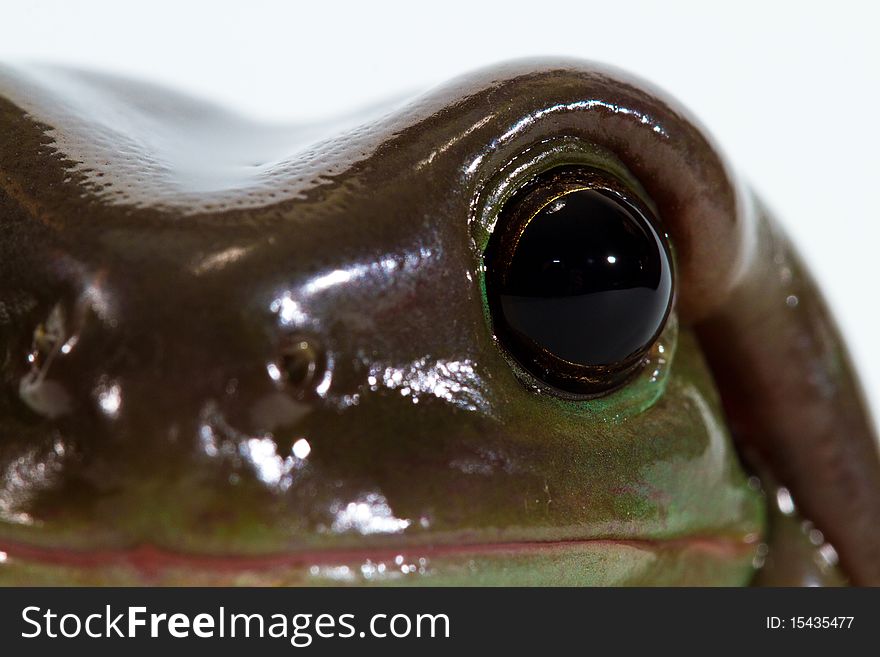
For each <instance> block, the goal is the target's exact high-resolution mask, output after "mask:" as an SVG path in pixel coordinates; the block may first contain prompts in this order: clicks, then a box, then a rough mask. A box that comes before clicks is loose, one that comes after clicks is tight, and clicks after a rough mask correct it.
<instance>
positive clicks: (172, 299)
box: [0, 61, 880, 585]
mask: <svg viewBox="0 0 880 657" xmlns="http://www.w3.org/2000/svg"><path fill="white" fill-rule="evenodd" d="M351 126H355V127H351ZM577 164H585V165H589V166H592V167H597V168H601V169H604V170H605V171H607V172H609V173H611V174H613V175H615V176H617V177H618V178H619V179H620V180H621V181H623V182H624V183H625V184H627V185H628V186H630V188H631V189H632V190H633V191H634V193H637V194H639V195H641V197H642V198H643V199H644V201H645V203H648V204H650V205H651V206H652V207H653V208H654V209H655V210H656V213H657V215H658V217H659V219H660V222H661V223H662V226H663V228H664V230H665V231H666V232H667V233H668V236H669V241H670V243H671V245H672V249H673V252H674V256H675V261H676V298H675V304H674V308H673V311H672V313H671V314H670V317H669V320H668V322H667V326H666V328H665V329H664V331H663V334H662V335H661V337H660V339H659V340H658V342H657V344H655V345H654V347H653V349H652V350H651V352H650V353H649V354H648V356H647V357H646V361H645V364H644V366H643V367H642V368H641V370H640V371H639V372H638V373H637V374H636V376H635V377H634V378H633V379H632V380H631V381H629V382H628V383H626V385H624V386H623V387H621V388H619V389H617V390H616V391H614V392H612V393H609V394H606V395H604V396H600V397H595V398H590V399H569V398H565V397H563V396H560V395H557V394H555V393H553V392H552V391H548V390H547V389H546V388H545V387H542V386H541V385H540V384H539V383H538V382H537V381H535V380H533V379H531V377H530V375H528V374H527V373H525V372H523V371H521V370H520V369H519V368H518V367H517V366H516V365H515V363H513V362H512V361H511V360H510V359H509V358H508V357H507V355H506V354H505V352H504V351H503V349H502V348H501V347H500V346H499V344H498V343H497V341H496V340H495V339H494V337H493V335H492V330H491V323H490V319H489V317H488V314H487V309H486V303H485V291H484V290H485V286H484V279H483V269H482V254H483V250H484V248H485V245H486V243H487V241H488V238H489V236H490V235H491V233H492V230H493V229H494V228H495V222H496V220H497V218H498V213H499V210H500V208H501V207H502V206H503V204H504V201H505V200H506V199H507V198H509V197H510V196H511V195H512V194H513V193H514V192H515V191H516V189H517V188H518V187H519V186H521V185H522V184H523V183H524V182H525V181H527V180H529V179H530V178H532V177H533V176H534V175H537V174H539V173H541V172H543V171H546V170H548V169H551V168H553V167H555V166H562V165H569V166H570V165H577ZM777 254H783V255H781V256H780V257H778V258H777V257H776V255H777ZM793 258H794V256H793V255H791V252H790V247H789V246H788V244H787V242H786V241H785V240H784V238H783V237H782V236H781V235H779V234H778V231H777V230H776V229H775V228H771V227H770V222H769V219H768V218H767V217H766V215H765V214H764V213H763V212H760V211H758V210H757V209H756V205H755V203H754V202H753V200H752V199H751V197H750V196H749V195H748V193H747V192H745V191H744V190H743V188H742V187H741V185H740V184H739V183H738V182H737V180H736V178H735V177H734V176H733V174H732V172H731V170H730V169H729V167H728V166H727V165H726V163H725V162H724V161H723V159H722V158H721V157H720V155H719V154H718V152H717V149H716V148H715V147H714V146H713V145H712V144H711V142H710V141H709V140H708V139H707V137H706V136H705V135H704V133H703V132H702V131H701V129H700V128H699V127H698V126H697V125H696V124H695V123H694V121H693V120H692V119H691V118H689V117H688V115H687V113H686V112H685V111H684V110H683V109H682V108H680V107H678V106H677V105H675V104H674V103H672V102H671V101H669V100H668V99H664V98H663V96H662V94H660V93H658V92H656V91H655V90H652V89H650V87H648V86H647V85H645V84H644V83H642V82H639V81H636V80H633V79H631V78H630V77H628V76H627V75H625V74H622V73H620V72H617V71H614V70H610V69H606V68H601V67H596V66H594V65H588V64H585V63H583V62H571V61H552V62H550V61H548V62H541V61H539V62H534V61H533V62H527V63H514V64H510V65H506V66H502V67H497V68H494V69H491V70H487V71H481V72H478V73H476V74H472V75H470V76H467V77H464V78H461V79H459V80H456V81H453V82H452V83H450V84H448V85H446V86H444V87H441V88H439V89H436V90H434V91H432V92H430V93H428V94H426V95H424V96H422V97H420V98H418V99H416V100H414V101H412V102H411V103H409V104H407V105H406V106H404V107H402V108H398V109H396V110H394V111H393V112H390V113H387V114H383V115H380V116H378V117H377V118H372V119H364V120H362V122H361V123H359V124H356V123H353V122H349V125H348V126H344V125H343V126H337V125H329V124H328V125H327V126H315V127H311V128H307V129H306V128H303V129H288V128H279V127H266V126H259V125H253V124H250V123H249V122H247V121H246V120H244V119H242V118H240V117H235V116H232V115H229V114H226V113H224V112H222V111H220V110H218V109H216V108H213V107H210V106H205V105H202V104H200V103H197V102H195V101H192V100H190V99H188V98H184V97H180V96H177V95H175V94H172V93H170V92H165V91H160V90H157V89H154V88H151V87H149V86H147V85H141V84H135V83H132V82H128V81H124V80H118V79H114V78H109V77H103V76H95V75H91V74H84V73H74V72H66V71H58V70H52V69H38V68H33V69H28V70H18V69H0V366H2V369H0V375H2V380H0V384H2V395H0V554H2V555H4V559H3V562H2V563H0V582H2V583H7V584H24V583H37V584H47V583H70V584H89V583H99V584H138V583H153V584H179V583H197V584H222V583H240V584H339V583H345V584H348V583H355V584H358V583H390V584H409V583H414V584H463V583H464V584H660V585H665V584H723V585H733V584H747V583H749V582H750V581H751V580H752V578H753V575H754V573H755V569H756V567H757V566H759V565H760V564H761V562H765V563H767V564H768V565H767V566H766V568H765V570H764V571H762V572H763V573H765V577H766V578H768V579H767V581H772V582H773V583H784V584H798V583H806V582H808V581H811V580H809V577H808V575H807V574H805V573H808V574H809V576H810V577H812V576H813V575H812V574H810V573H812V572H813V570H814V569H811V567H810V564H811V563H814V562H815V560H816V559H817V555H816V550H814V549H811V548H810V547H809V546H808V545H807V544H806V543H805V540H806V539H805V538H804V536H803V535H802V533H798V532H796V531H777V528H779V527H780V524H779V523H776V522H773V524H772V528H771V532H772V533H771V539H772V537H773V536H776V537H777V539H772V540H776V544H777V549H778V550H782V549H786V552H785V554H792V555H796V558H797V559H798V563H800V564H802V565H803V568H799V569H789V570H787V571H786V570H783V569H780V568H778V567H775V566H773V564H774V563H776V564H778V563H780V562H781V561H786V560H780V559H776V560H773V559H767V558H766V557H767V555H768V554H769V555H773V554H774V552H773V550H774V544H773V543H771V544H770V545H769V546H768V545H767V544H766V543H764V542H763V541H765V540H766V539H767V533H766V532H767V525H766V517H767V510H768V508H770V509H772V505H771V504H770V503H769V502H768V500H770V501H772V500H773V498H774V494H773V492H772V491H773V490H774V488H772V487H771V488H767V491H768V492H766V493H765V492H764V491H762V490H761V485H760V483H759V480H758V479H757V478H755V477H752V478H749V475H748V473H747V470H746V467H749V468H751V469H753V470H754V471H755V472H756V473H758V474H759V475H760V474H762V473H765V475H766V476H763V479H765V480H766V481H768V482H769V481H771V478H772V480H773V481H774V484H773V486H777V485H781V486H786V487H788V490H789V491H790V495H791V497H792V498H793V500H794V501H795V503H796V504H797V509H798V513H800V514H801V515H802V517H803V518H809V519H810V520H811V521H812V522H814V523H815V526H816V527H817V528H819V530H821V531H822V532H824V535H825V536H827V537H828V538H829V539H830V540H831V542H832V543H833V545H834V547H835V548H836V549H837V552H838V553H839V556H840V562H841V564H842V567H843V571H844V572H843V575H844V576H845V577H847V578H849V579H850V580H851V581H852V582H855V583H859V584H877V583H880V572H878V563H880V558H878V556H880V555H878V546H880V533H878V532H880V529H878V525H877V523H876V522H872V519H874V520H876V519H877V518H878V517H880V464H878V457H877V448H876V443H875V442H874V440H873V435H872V432H871V425H870V422H869V420H868V419H867V417H866V414H865V410H864V406H863V404H862V402H861V398H860V397H859V394H858V389H857V383H856V382H855V379H854V375H853V373H852V371H851V369H850V368H849V366H848V364H847V360H846V355H845V353H844V352H843V347H842V346H841V344H840V339H839V337H838V335H837V333H836V331H835V329H834V328H833V325H832V324H831V322H830V320H829V319H828V316H827V312H826V311H825V310H824V308H823V306H822V305H821V301H819V300H818V294H817V292H816V290H815V287H814V285H813V284H812V283H811V282H810V280H809V279H808V278H807V276H806V274H804V272H803V271H802V270H801V268H800V267H799V265H796V264H795V263H794V259H793ZM781 267H789V268H790V270H789V274H788V275H787V276H786V277H785V281H782V279H781V278H780V276H781V274H780V271H781ZM792 294H794V295H796V296H797V299H798V303H797V305H796V308H794V309H793V308H792V305H791V303H790V302H787V299H788V298H789V297H790V296H791V295H792ZM303 342H307V343H308V344H309V350H310V352H309V353H311V354H313V355H314V360H313V361H310V362H313V364H314V365H315V367H316V369H315V371H314V372H313V373H311V374H309V375H307V376H305V377H294V380H292V381H291V380H287V379H286V373H287V371H288V369H289V365H290V360H289V358H288V360H285V354H290V353H291V346H292V345H299V344H301V343H303ZM707 363H708V364H707ZM717 388H720V390H721V392H722V396H721V397H719V395H718V392H717ZM725 411H726V413H727V414H729V418H730V420H731V422H732V426H733V427H734V429H735V432H736V438H737V444H738V445H739V446H741V447H742V450H741V453H740V454H741V455H742V457H744V458H745V459H747V463H744V462H743V460H742V458H741V455H740V454H738V452H737V451H736V450H735V448H734V443H733V441H732V440H731V436H730V433H729V431H728V428H727V421H728V420H727V417H728V415H726V414H725ZM776 482H778V483H776ZM776 515H779V514H771V521H772V520H773V518H774V517H775V516H776ZM783 515H784V514H783ZM785 517H786V518H789V519H790V518H791V516H790V514H789V515H786V516H785ZM799 517H800V516H799ZM792 522H794V521H792ZM813 539H815V536H814V537H813ZM811 540H812V539H811ZM823 540H824V538H823ZM821 542H822V541H819V543H821ZM815 543H816V541H815V540H812V543H810V545H813V547H816V546H815ZM789 548H790V549H789ZM823 554H824V555H825V557H823V558H827V555H828V554H830V553H829V552H828V550H825V552H824V553H823ZM831 561H832V562H833V561H834V559H831ZM826 566H827V569H826V570H828V571H829V572H831V575H832V576H829V578H828V580H827V581H826V583H834V582H836V581H839V579H840V577H838V578H837V579H835V577H834V576H836V575H840V573H838V572H837V571H836V570H835V568H834V565H833V563H830V564H826ZM823 567H824V566H823ZM771 576H773V577H774V578H772V579H771Z"/></svg>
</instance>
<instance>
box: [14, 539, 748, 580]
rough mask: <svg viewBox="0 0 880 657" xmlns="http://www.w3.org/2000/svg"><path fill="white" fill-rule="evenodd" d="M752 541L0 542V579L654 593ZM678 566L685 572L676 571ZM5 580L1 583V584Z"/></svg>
mask: <svg viewBox="0 0 880 657" xmlns="http://www.w3.org/2000/svg"><path fill="white" fill-rule="evenodd" d="M756 539H757V537H755V536H753V535H749V536H744V537H741V538H734V537H726V536H692V537H682V538H675V539H665V540H655V539H605V538H593V539H583V540H565V541H505V542H495V543H473V544H467V543H463V544H440V545H423V546H410V547H380V548H359V549H329V550H311V551H300V552H292V553H285V554H267V555H252V556H248V555H210V554H194V553H184V552H178V551H174V550H169V549H165V548H160V547H156V546H154V545H150V544H143V545H140V546H137V547H134V548H126V549H117V550H89V551H86V550H71V549H66V548H51V547H40V546H33V545H28V544H25V543H18V542H2V543H0V557H2V559H0V561H2V562H3V563H2V565H3V568H2V569H0V573H3V572H5V573H6V575H7V577H8V576H9V575H10V573H12V579H13V581H14V580H15V577H16V576H15V574H14V573H16V572H18V573H20V574H21V575H22V576H23V577H26V578H27V579H28V581H29V582H31V583H35V582H36V583H41V582H42V583H53V584H57V583H58V582H59V581H64V582H69V583H75V584H107V583H116V584H122V583H127V584H159V585H162V584H170V585H174V584H180V583H189V584H192V583H198V584H242V583H245V584H248V583H249V584H258V585H263V584H265V585H270V584H271V585H302V584H319V585H320V584H357V583H360V584H364V583H375V584H383V583H385V584H400V583H416V582H419V583H427V584H436V585H455V584H465V583H467V584H474V583H477V584H526V585H528V584H539V583H540V584H548V583H553V584H562V585H565V584H581V585H583V584H589V585H597V584H606V585H608V584H610V585H615V584H618V585H619V584H630V583H642V582H643V581H649V582H651V583H659V584H688V583H705V576H706V574H708V573H712V574H714V577H715V578H716V579H717V583H719V584H734V583H741V582H740V580H741V579H742V577H743V576H746V575H748V574H750V573H751V563H752V560H753V558H754V554H755V548H756V542H757V540H756ZM685 564H687V568H686V572H683V570H682V567H683V566H684V565H685ZM3 579H4V577H2V576H0V581H2V580H3Z"/></svg>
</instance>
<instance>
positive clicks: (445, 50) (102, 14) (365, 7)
mask: <svg viewBox="0 0 880 657" xmlns="http://www.w3.org/2000/svg"><path fill="white" fill-rule="evenodd" d="M732 4H733V5H734V6H730V7H726V8H719V3H715V2H709V1H704V2H675V1H672V0H664V1H662V2H638V1H634V0H627V1H621V2H614V1H613V0H601V1H600V2H589V1H586V0H580V1H578V2H570V3H562V2H559V3H554V2H549V1H547V0H541V1H537V0H534V1H532V2H519V3H518V2H514V1H512V0H508V1H507V2H492V3H489V2H482V3H481V2H477V1H476V0H471V1H470V2H451V1H448V0H435V1H434V2H428V3H419V2H416V1H415V0H413V1H411V2H404V3H381V2H375V1H367V2H357V3H355V2H352V3H337V2H329V1H326V0H325V1H323V2H322V1H321V0H310V1H309V2H286V3H281V2H278V3H269V2H257V1H255V0H248V1H244V2H240V3H235V4H233V3H231V2H222V1H218V0H215V1H214V2H204V3H197V2H189V3H187V2H183V1H182V0H176V1H174V2H163V1H158V0H153V1H152V2H144V3H140V4H136V3H131V2H121V1H116V2H78V3H77V2H23V1H21V0H15V1H7V0H2V1H0V59H6V60H13V61H17V60H22V59H24V60H38V61H51V62H62V63H66V64H71V65H77V66H86V67H90V68H99V69H104V70H112V71H118V72H122V73H126V74H131V75H137V76H140V77H145V78H148V79H153V80H158V81H161V82H164V83H166V84H170V85H172V86H176V87H179V88H182V89H184V90H188V91H190V92H191V93H193V94H197V95H201V96H205V97H208V98H213V99H216V100H217V101H220V102H223V103H225V104H227V105H230V106H232V107H234V108H238V109H239V110H241V111H243V112H245V113H248V114H252V115H254V116H257V117H261V118H266V119H283V120H308V119H313V118H317V117H325V116H327V115H334V114H348V113H351V112H352V111H353V110H356V109H358V108H359V107H361V106H364V105H369V104H372V103H374V102H375V101H377V100H381V99H382V98H385V97H389V96H391V97H393V96H399V95H400V94H401V93H410V92H412V91H417V90H420V89H424V88H426V87H428V86H431V85H433V84H437V83H440V82H442V81H443V80H445V79H446V78H449V77H451V76H454V75H457V74H459V73H461V72H464V71H467V70H469V69H472V68H475V67H478V66H482V65H485V64H490V63H492V62H497V61H500V60H504V59H508V58H512V57H523V56H529V55H570V56H579V57H585V58H590V59H595V60H600V61H604V62H609V63H612V64H615V65H618V66H621V67H623V68H626V69H629V70H630V71H632V72H635V73H638V74H640V75H641V76H643V77H645V78H647V79H649V80H651V81H653V82H654V83H656V84H659V85H660V86H662V87H665V88H666V89H667V90H668V91H669V92H670V93H672V94H673V95H675V96H677V97H678V98H679V99H680V100H681V101H683V102H684V103H685V104H686V105H688V106H689V107H690V108H691V109H692V110H693V111H694V112H695V114H696V115H697V116H698V117H699V118H700V119H701V120H702V122H703V123H704V125H706V126H707V127H708V128H709V130H710V131H711V132H712V133H714V135H715V137H716V138H717V139H718V140H719V141H720V143H721V145H722V146H723V148H724V149H725V150H726V151H727V153H728V155H729V156H730V158H731V160H732V161H733V163H734V165H735V166H736V167H737V168H738V169H739V170H740V171H741V172H742V173H743V174H744V175H745V176H746V177H747V179H748V180H750V181H751V182H752V184H753V185H754V186H755V187H756V188H757V190H758V191H759V192H760V193H761V194H762V195H763V197H764V198H765V199H766V200H767V201H768V202H769V204H770V206H771V207H772V208H774V209H775V210H776V212H777V214H778V215H779V216H780V218H781V219H782V220H783V222H784V223H785V224H786V226H787V227H788V230H789V232H790V233H791V234H792V236H793V238H794V240H795V242H796V243H797V244H798V245H799V247H800V248H801V250H802V252H804V255H805V257H806V260H807V262H808V263H810V264H811V266H812V268H813V272H814V273H815V274H816V276H817V277H818V278H819V280H820V282H821V284H822V286H823V288H824V290H825V292H826V295H827V297H828V299H829V301H830V303H831V305H832V307H833V308H834V310H835V312H836V313H837V317H838V319H839V321H840V323H841V324H842V327H843V329H844V332H845V334H846V335H847V337H848V338H849V343H850V348H851V351H852V353H853V356H854V359H855V361H856V363H857V365H858V366H859V369H860V371H861V375H862V378H863V381H864V382H865V384H866V387H867V388H868V391H869V394H870V397H871V399H872V404H873V408H874V409H875V411H874V413H875V417H876V416H877V415H878V409H880V313H878V312H877V303H878V299H880V295H878V292H877V285H878V282H880V275H878V272H880V221H878V220H880V212H878V207H880V180H878V177H880V176H878V174H880V166H878V156H880V117H878V113H880V36H878V33H880V12H878V10H875V9H873V6H874V5H875V3H871V2H868V1H867V0H866V1H865V2H863V3H855V2H841V1H840V0H837V1H835V2H821V3H819V2H816V3H812V2H791V3H788V2H776V3H774V2H770V0H764V1H763V2H761V1H759V2H751V1H746V0H740V1H739V2H736V3H732Z"/></svg>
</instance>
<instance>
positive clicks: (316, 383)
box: [269, 335, 328, 395]
mask: <svg viewBox="0 0 880 657" xmlns="http://www.w3.org/2000/svg"><path fill="white" fill-rule="evenodd" d="M327 366H328V360H327V352H326V351H325V350H324V347H323V346H322V345H321V343H320V342H319V341H318V340H317V339H316V338H314V337H311V336H305V335H290V336H287V337H286V338H285V339H284V341H283V343H282V344H281V349H280V354H279V359H278V364H277V365H270V366H269V375H270V376H271V377H272V378H273V379H274V380H275V381H276V382H278V383H281V384H283V385H284V386H285V387H286V388H288V389H289V390H291V391H293V392H295V393H297V394H300V395H302V394H306V393H308V392H310V391H315V392H318V393H319V394H320V393H321V391H322V389H323V388H324V387H325V386H326V383H327V381H326V380H327V374H328V368H327Z"/></svg>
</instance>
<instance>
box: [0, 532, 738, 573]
mask: <svg viewBox="0 0 880 657" xmlns="http://www.w3.org/2000/svg"><path fill="white" fill-rule="evenodd" d="M602 545H605V546H617V547H624V546H626V547H633V548H637V549H643V550H646V549H648V550H649V549H657V548H672V549H686V550H695V551H697V552H703V553H705V554H710V555H713V556H716V557H719V558H735V557H742V556H745V555H746V554H749V553H750V551H751V550H752V549H754V545H755V544H754V542H752V541H750V540H749V539H747V538H740V539H735V538H727V537H721V536H691V537H683V538H672V539H613V538H591V539H576V540H564V541H505V542H497V543H473V544H455V545H443V544H438V545H421V546H419V545H413V546H409V547H401V546H398V547H388V548H358V549H327V550H306V551H299V552H291V553H288V554H283V553H276V554H266V555H255V556H248V555H212V554H196V553H192V552H178V551H175V550H169V549H166V548H160V547H156V546H154V545H150V544H141V545H137V546H135V547H131V548H120V549H112V550H88V551H86V550H70V549H67V548H51V547H40V546H33V545H27V544H25V543H18V542H4V541H0V552H5V553H6V555H7V559H10V560H12V559H21V560H22V561H26V562H29V563H31V564H45V565H54V566H61V567H73V568H87V569H92V568H103V567H107V566H128V567H130V568H134V569H135V570H137V571H140V572H141V573H143V574H155V573H158V572H162V571H163V570H166V569H172V568H175V567H177V568H188V569H197V570H201V571H213V572H219V573H230V572H231V573H238V572H245V571H266V570H272V569H276V568H283V567H295V566H313V565H331V564H340V563H363V562H365V561H367V560H371V561H374V562H381V561H390V560H393V559H394V558H395V557H396V556H398V555H406V554H417V555H418V557H424V558H429V559H430V558H434V559H436V558H442V557H448V556H455V555H459V554H468V555H473V556H484V555H493V554H505V553H506V554H527V553H530V552H531V553H542V552H552V551H553V550H558V549H566V548H572V547H574V548H577V547H587V546H602Z"/></svg>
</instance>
